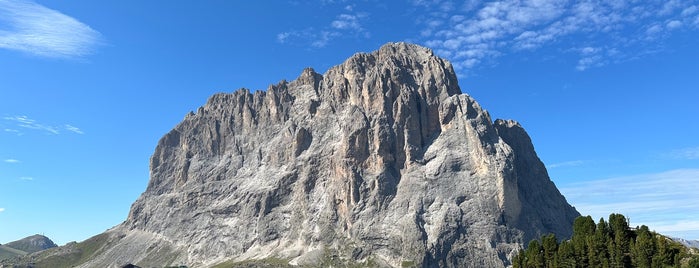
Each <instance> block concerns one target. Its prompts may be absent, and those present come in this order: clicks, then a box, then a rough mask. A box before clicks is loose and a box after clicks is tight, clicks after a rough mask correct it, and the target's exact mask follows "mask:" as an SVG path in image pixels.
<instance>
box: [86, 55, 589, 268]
mask: <svg viewBox="0 0 699 268" xmlns="http://www.w3.org/2000/svg"><path fill="white" fill-rule="evenodd" d="M578 215H579V214H578V212H577V211H576V210H575V209H574V208H572V207H571V206H570V205H568V203H567V202H566V200H565V199H564V197H563V196H562V195H561V194H560V193H559V192H558V190H557V189H556V187H555V186H554V184H553V183H552V182H551V181H550V179H549V177H548V175H547V173H546V169H545V168H544V166H543V164H542V163H541V161H539V159H538V157H537V156H536V153H535V152H534V148H533V146H532V144H531V141H530V139H529V137H528V135H527V134H526V132H525V131H524V129H522V127H521V126H520V125H519V124H518V123H516V122H514V121H502V120H497V121H495V122H493V121H492V120H491V118H490V115H489V114H488V113H487V112H486V111H485V110H484V109H482V108H481V107H480V105H479V104H478V103H477V102H476V101H474V100H473V99H472V98H471V97H470V96H468V95H466V94H462V93H461V89H460V88H459V85H458V82H457V78H456V75H455V74H454V71H453V69H452V66H451V64H450V63H449V62H447V61H445V60H443V59H440V58H438V57H436V56H435V55H434V54H433V53H432V51H430V50H429V49H426V48H423V47H419V46H416V45H412V44H405V43H391V44H387V45H384V46H383V47H381V48H380V49H379V50H378V51H375V52H372V53H359V54H356V55H354V56H352V57H351V58H349V59H348V60H347V61H345V62H344V63H343V64H341V65H338V66H335V67H333V68H331V69H329V70H328V71H327V72H326V73H325V74H323V75H321V74H318V73H316V72H315V71H314V70H312V69H306V70H303V72H302V73H301V75H300V76H299V77H298V78H297V79H296V80H294V81H291V82H287V81H282V82H280V83H278V84H276V85H273V86H270V88H269V89H268V90H266V91H255V92H250V91H248V90H246V89H241V90H238V91H235V92H233V93H221V94H216V95H214V96H212V97H211V98H210V99H209V100H208V101H207V103H206V104H205V105H204V106H202V107H201V108H199V109H198V110H197V111H196V112H193V113H190V114H188V115H187V116H186V117H185V118H184V120H183V121H182V122H181V123H180V124H179V125H177V126H176V127H175V128H174V129H173V130H172V131H170V132H169V133H167V134H166V135H165V136H164V137H163V138H162V139H161V140H160V142H159V143H158V146H157V148H156V149H155V152H154V154H153V156H152V158H151V179H150V182H149V184H148V188H147V189H146V191H145V192H144V193H143V194H142V195H141V197H139V198H138V200H136V202H135V203H134V204H133V206H132V208H131V211H130V213H129V216H128V219H127V220H126V221H125V222H124V223H123V224H121V225H119V226H117V227H115V228H113V229H112V230H110V231H108V234H109V236H108V237H110V238H109V242H106V243H104V246H103V247H102V248H101V249H100V250H98V251H97V252H98V253H96V254H95V256H93V257H92V258H91V260H90V261H89V262H87V263H84V264H83V267H97V266H110V265H111V266H119V265H123V264H126V263H134V264H137V265H139V266H148V267H149V266H153V265H158V264H159V265H163V264H173V265H179V264H186V265H189V266H191V267H200V266H209V265H212V264H215V263H219V262H223V261H229V260H230V261H233V262H235V261H243V260H250V259H269V258H274V259H275V260H284V261H285V262H286V261H288V262H289V263H291V264H294V265H296V264H308V265H320V264H321V263H324V262H326V261H327V259H328V258H330V259H333V260H339V261H344V262H359V263H364V264H366V265H374V266H390V267H401V266H417V267H503V266H505V265H507V264H508V263H509V258H511V257H512V256H513V254H515V252H516V250H518V249H519V248H521V246H522V244H523V243H524V242H526V241H528V240H529V239H532V238H535V237H539V236H540V235H541V234H545V233H549V232H553V233H555V234H556V235H558V236H559V237H566V236H569V235H570V233H571V230H570V226H571V225H572V222H573V219H574V218H575V217H576V216H578Z"/></svg>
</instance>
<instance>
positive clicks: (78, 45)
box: [0, 0, 100, 58]
mask: <svg viewBox="0 0 699 268" xmlns="http://www.w3.org/2000/svg"><path fill="white" fill-rule="evenodd" d="M0 26H2V27H0V29H2V30H0V48H5V49H11V50H18V51H23V52H26V53H30V54H34V55H39V56H44V57H57V58H75V57H83V56H86V55H88V54H90V53H92V52H93V50H94V48H95V46H96V45H97V44H98V43H99V42H100V33H99V32H97V31H95V30H93V29H92V28H90V26H88V25H85V24H84V23H82V22H80V21H78V20H76V19H75V18H72V17H70V16H67V15H65V14H63V13H61V12H59V11H56V10H52V9H49V8H47V7H45V6H42V5H40V4H37V3H35V2H34V1H30V0H4V1H0Z"/></svg>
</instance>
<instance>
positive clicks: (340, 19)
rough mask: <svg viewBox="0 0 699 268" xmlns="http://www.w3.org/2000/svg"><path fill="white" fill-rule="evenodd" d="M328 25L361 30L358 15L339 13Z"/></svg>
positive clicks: (336, 27)
mask: <svg viewBox="0 0 699 268" xmlns="http://www.w3.org/2000/svg"><path fill="white" fill-rule="evenodd" d="M330 26H332V27H333V28H335V29H338V30H355V31H361V30H362V26H361V25H360V24H359V17H358V16H357V15H350V14H340V15H339V16H337V19H336V20H334V21H333V22H331V23H330Z"/></svg>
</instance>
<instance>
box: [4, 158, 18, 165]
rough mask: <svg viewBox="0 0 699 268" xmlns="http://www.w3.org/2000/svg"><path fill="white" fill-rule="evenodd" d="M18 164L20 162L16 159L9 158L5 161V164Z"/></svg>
mask: <svg viewBox="0 0 699 268" xmlns="http://www.w3.org/2000/svg"><path fill="white" fill-rule="evenodd" d="M19 162H20V161H19V160H17V159H12V158H10V159H5V163H10V164H17V163H19Z"/></svg>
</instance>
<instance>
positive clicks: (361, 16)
mask: <svg viewBox="0 0 699 268" xmlns="http://www.w3.org/2000/svg"><path fill="white" fill-rule="evenodd" d="M343 9H344V11H350V12H352V11H354V6H345V7H344V8H343ZM368 17H369V14H368V13H365V12H354V13H352V14H348V13H342V14H339V15H337V16H335V19H333V20H332V21H330V22H329V24H328V25H327V26H325V27H322V28H313V27H309V28H306V29H303V30H292V31H287V32H281V33H279V34H277V42H279V43H281V44H290V43H297V44H303V45H310V46H312V47H316V48H322V47H325V46H327V45H328V44H329V43H330V42H331V41H333V40H335V39H337V38H342V37H345V38H348V37H354V38H368V37H369V36H370V35H371V34H370V33H369V32H368V31H367V30H366V29H364V27H363V26H362V23H363V22H364V21H365V20H367V18H368Z"/></svg>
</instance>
